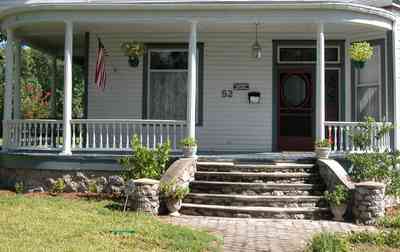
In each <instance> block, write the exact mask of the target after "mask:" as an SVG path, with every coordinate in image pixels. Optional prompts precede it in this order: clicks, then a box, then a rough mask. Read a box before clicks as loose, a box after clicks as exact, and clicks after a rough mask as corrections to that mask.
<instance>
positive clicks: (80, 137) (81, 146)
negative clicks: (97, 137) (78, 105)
mask: <svg viewBox="0 0 400 252" xmlns="http://www.w3.org/2000/svg"><path fill="white" fill-rule="evenodd" d="M82 148H83V139H82V123H79V149H82Z"/></svg>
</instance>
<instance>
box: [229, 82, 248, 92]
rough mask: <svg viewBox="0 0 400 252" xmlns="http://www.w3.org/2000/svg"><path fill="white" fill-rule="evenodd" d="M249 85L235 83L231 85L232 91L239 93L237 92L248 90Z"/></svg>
mask: <svg viewBox="0 0 400 252" xmlns="http://www.w3.org/2000/svg"><path fill="white" fill-rule="evenodd" d="M249 89H250V85H249V83H244V82H237V83H234V84H233V90H236V91H239V90H249Z"/></svg>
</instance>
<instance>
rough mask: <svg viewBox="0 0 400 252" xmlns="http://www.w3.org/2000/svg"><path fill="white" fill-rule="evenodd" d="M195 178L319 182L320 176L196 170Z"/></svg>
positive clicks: (236, 180)
mask: <svg viewBox="0 0 400 252" xmlns="http://www.w3.org/2000/svg"><path fill="white" fill-rule="evenodd" d="M195 179H196V180H204V181H231V182H256V183H263V182H275V183H319V182H320V181H321V177H320V176H319V174H316V173H307V172H210V171H207V172H205V171H198V172H196V174H195Z"/></svg>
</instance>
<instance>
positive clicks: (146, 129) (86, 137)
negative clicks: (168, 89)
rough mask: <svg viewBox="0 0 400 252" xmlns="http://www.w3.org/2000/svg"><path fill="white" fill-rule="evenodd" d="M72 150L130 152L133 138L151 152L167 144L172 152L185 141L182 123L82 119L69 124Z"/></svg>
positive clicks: (184, 127)
mask: <svg viewBox="0 0 400 252" xmlns="http://www.w3.org/2000/svg"><path fill="white" fill-rule="evenodd" d="M71 125H72V149H73V150H79V151H85V150H105V151H107V150H110V151H112V150H120V151H127V150H131V149H132V148H131V140H132V137H133V136H134V135H137V136H138V138H139V139H140V142H141V143H142V145H144V146H146V147H148V148H155V147H156V146H157V145H158V144H162V143H165V142H166V141H167V140H169V141H170V143H171V148H172V150H173V151H177V150H178V148H179V142H180V140H181V139H182V138H184V137H185V129H186V122H185V121H175V120H130V119H106V120H104V119H83V120H72V124H71Z"/></svg>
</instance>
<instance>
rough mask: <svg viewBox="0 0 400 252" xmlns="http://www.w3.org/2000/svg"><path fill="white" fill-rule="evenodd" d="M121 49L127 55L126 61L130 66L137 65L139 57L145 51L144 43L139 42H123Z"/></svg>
mask: <svg viewBox="0 0 400 252" xmlns="http://www.w3.org/2000/svg"><path fill="white" fill-rule="evenodd" d="M121 49H122V51H123V52H124V54H125V56H128V57H129V59H128V62H129V65H130V66H131V67H137V66H138V65H139V58H140V57H142V56H143V54H144V52H145V47H144V44H143V43H141V42H124V43H122V45H121Z"/></svg>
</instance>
